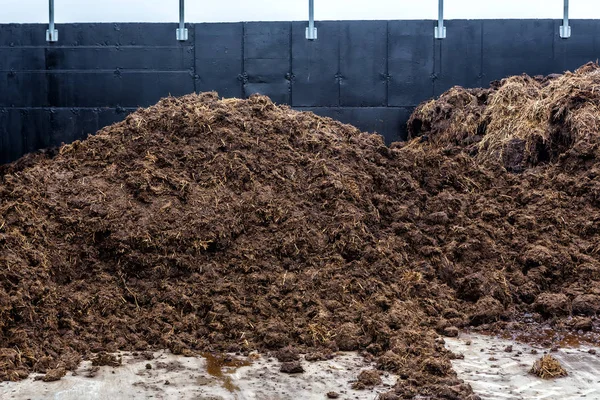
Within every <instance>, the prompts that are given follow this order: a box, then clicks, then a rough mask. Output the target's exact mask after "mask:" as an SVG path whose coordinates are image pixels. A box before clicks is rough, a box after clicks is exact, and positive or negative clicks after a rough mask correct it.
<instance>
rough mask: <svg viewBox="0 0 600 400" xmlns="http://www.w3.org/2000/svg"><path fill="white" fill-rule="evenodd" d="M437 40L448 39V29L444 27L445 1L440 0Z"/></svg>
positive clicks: (436, 30) (436, 31)
mask: <svg viewBox="0 0 600 400" xmlns="http://www.w3.org/2000/svg"><path fill="white" fill-rule="evenodd" d="M435 38H436V39H445V38H446V27H445V26H444V0H438V25H437V26H436V27H435Z"/></svg>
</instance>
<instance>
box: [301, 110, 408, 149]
mask: <svg viewBox="0 0 600 400" xmlns="http://www.w3.org/2000/svg"><path fill="white" fill-rule="evenodd" d="M296 108H297V109H298V110H301V111H312V112H314V113H315V114H317V115H321V116H323V117H329V118H333V119H336V120H338V121H341V122H344V123H346V124H351V125H354V126H356V127H357V128H359V129H360V130H362V131H364V132H372V133H379V134H381V135H382V136H383V137H384V139H385V141H386V143H388V144H389V143H392V142H396V141H399V140H406V135H407V132H406V121H407V120H408V118H409V117H410V114H411V113H412V108H404V107H296Z"/></svg>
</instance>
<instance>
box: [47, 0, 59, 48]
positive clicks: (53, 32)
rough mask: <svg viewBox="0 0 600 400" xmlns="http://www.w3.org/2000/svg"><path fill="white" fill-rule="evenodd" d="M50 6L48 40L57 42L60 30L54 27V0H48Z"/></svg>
mask: <svg viewBox="0 0 600 400" xmlns="http://www.w3.org/2000/svg"><path fill="white" fill-rule="evenodd" d="M48 5H49V8H50V23H49V24H48V29H46V41H47V42H57V41H58V30H57V29H55V28H54V0H49V2H48Z"/></svg>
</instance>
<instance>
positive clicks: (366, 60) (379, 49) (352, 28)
mask: <svg viewBox="0 0 600 400" xmlns="http://www.w3.org/2000/svg"><path fill="white" fill-rule="evenodd" d="M387 24H388V23H387V21H349V22H340V75H341V82H340V105H341V106H345V107H375V106H385V105H386V100H387Z"/></svg>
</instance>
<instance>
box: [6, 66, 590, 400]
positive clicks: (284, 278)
mask: <svg viewBox="0 0 600 400" xmlns="http://www.w3.org/2000/svg"><path fill="white" fill-rule="evenodd" d="M599 108H600V69H599V67H598V66H596V65H594V64H590V65H586V66H584V67H582V68H581V69H580V70H578V71H576V72H575V73H566V74H564V75H560V76H550V77H546V78H543V79H542V78H530V77H527V76H516V77H510V78H507V79H505V80H503V81H501V82H496V83H494V84H493V85H492V87H491V88H489V89H475V90H467V89H462V88H458V87H457V88H453V89H451V90H450V91H448V92H447V93H445V94H443V95H442V96H441V97H440V98H439V99H437V100H432V101H430V102H427V103H424V104H422V105H420V106H419V107H418V108H417V110H416V111H415V113H414V115H413V116H412V118H411V121H410V122H409V131H410V134H411V136H412V140H410V141H409V142H406V143H396V144H393V145H392V146H391V147H387V146H385V145H384V143H383V141H382V139H381V137H380V136H377V135H371V134H366V133H361V132H360V131H358V130H357V129H356V128H353V127H351V126H349V125H344V124H341V123H339V122H335V121H333V120H331V119H328V118H322V117H318V116H316V115H314V114H312V113H301V112H296V111H293V110H291V109H290V108H288V107H286V106H277V105H274V104H273V103H272V102H271V101H270V100H269V99H268V98H266V97H263V96H252V97H250V98H249V99H247V100H238V99H225V100H220V99H219V98H218V96H217V95H216V94H215V93H204V94H200V95H195V94H193V95H188V96H185V97H182V98H166V99H163V100H161V101H160V102H159V103H158V104H157V105H155V106H152V107H150V108H147V109H142V110H139V111H137V112H135V113H133V114H131V115H129V116H128V117H127V118H126V120H125V121H123V122H121V123H118V124H115V125H113V126H110V127H107V128H105V129H103V130H101V131H100V132H98V133H97V134H96V135H94V136H90V137H89V138H88V139H87V140H84V141H81V142H75V143H73V144H70V145H66V146H63V147H61V148H60V150H59V151H58V152H57V153H56V154H52V155H50V154H45V155H33V156H28V157H25V158H24V159H22V160H20V161H18V162H16V163H14V164H12V165H8V166H5V167H3V169H2V172H1V173H0V175H1V178H0V179H1V184H0V210H1V214H0V379H2V380H17V379H21V378H23V377H25V376H27V374H28V373H30V372H33V371H35V372H48V371H52V370H56V369H57V368H67V369H72V368H74V367H75V366H76V365H77V363H78V362H79V361H80V360H81V359H82V357H83V358H85V357H90V356H91V355H92V353H94V352H100V351H108V352H113V351H116V350H145V349H159V348H168V349H170V350H171V351H173V352H175V353H177V354H184V355H192V354H194V353H196V352H203V351H228V352H241V353H243V352H247V351H251V350H259V351H276V350H278V349H282V348H284V347H289V346H291V347H293V348H295V349H297V350H299V351H301V352H307V353H311V358H312V359H315V358H319V357H327V356H328V354H330V353H331V352H335V351H338V350H360V351H363V352H364V354H365V355H366V356H372V357H374V358H375V360H377V363H378V366H379V368H380V369H382V370H390V371H394V372H396V373H397V374H398V375H399V376H400V379H399V381H398V384H397V385H396V387H395V389H394V390H393V391H392V392H390V393H388V394H386V395H383V396H382V397H383V398H386V399H393V398H412V397H414V396H416V395H423V396H431V398H440V399H469V398H473V399H474V398H476V396H475V395H474V394H472V392H471V389H470V387H469V386H468V385H466V384H463V383H462V382H461V381H460V380H458V379H457V378H456V375H455V373H454V372H453V370H452V367H451V364H450V361H449V360H450V359H451V357H453V354H451V353H450V352H449V351H446V350H445V349H444V347H443V342H442V341H440V340H439V339H438V337H439V335H440V334H447V335H454V334H456V329H455V328H464V327H468V326H476V327H480V328H481V329H489V330H494V329H513V330H523V331H526V330H527V327H528V326H530V324H532V323H547V324H549V325H551V326H554V327H555V328H556V329H569V328H572V329H588V330H589V329H593V330H595V329H597V326H596V325H595V324H596V320H595V319H594V316H595V314H596V313H597V312H598V311H599V310H600V255H599V254H598V252H599V251H600V235H598V231H599V230H600V212H599V211H598V206H599V205H600V184H599V183H598V182H599V181H598V174H599V172H600V169H599V166H600V162H599V160H600V159H599V158H598V156H599V155H600V153H599V151H600V150H599V148H598V143H600V133H599V129H600V109H599Z"/></svg>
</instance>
